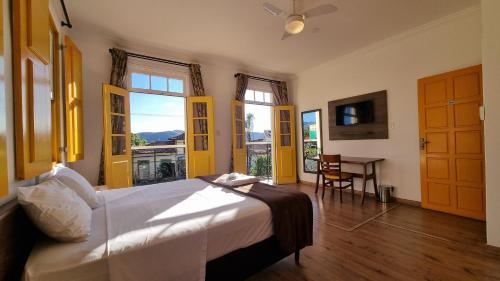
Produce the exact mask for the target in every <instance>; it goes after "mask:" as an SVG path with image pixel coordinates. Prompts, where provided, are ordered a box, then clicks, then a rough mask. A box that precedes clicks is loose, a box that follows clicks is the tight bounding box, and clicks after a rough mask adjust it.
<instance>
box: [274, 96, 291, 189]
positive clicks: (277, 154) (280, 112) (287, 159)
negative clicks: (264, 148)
mask: <svg viewBox="0 0 500 281" xmlns="http://www.w3.org/2000/svg"><path fill="white" fill-rule="evenodd" d="M273 119H274V131H273V135H274V140H273V144H274V165H273V178H274V180H275V182H276V183H277V184H287V183H296V182H297V168H296V167H297V153H296V151H297V149H296V146H295V109H294V106H293V105H280V106H274V107H273Z"/></svg>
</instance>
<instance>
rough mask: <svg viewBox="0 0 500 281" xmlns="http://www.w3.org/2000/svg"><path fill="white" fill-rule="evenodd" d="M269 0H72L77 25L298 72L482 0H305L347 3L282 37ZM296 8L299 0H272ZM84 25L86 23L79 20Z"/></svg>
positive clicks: (302, 1)
mask: <svg viewBox="0 0 500 281" xmlns="http://www.w3.org/2000/svg"><path fill="white" fill-rule="evenodd" d="M263 2H264V0H168V1H167V0H83V1H82V0H66V6H67V8H68V12H69V14H70V17H71V20H72V21H73V24H74V25H80V26H93V27H95V28H97V29H100V30H101V31H103V32H105V33H107V34H109V35H112V36H113V37H114V38H118V39H121V40H124V41H127V42H137V43H138V44H141V45H143V46H144V45H145V46H151V47H155V48H164V49H176V50H184V51H186V52H189V53H192V54H195V55H197V54H198V55H204V56H214V57H219V58H225V59H228V60H231V61H235V62H238V63H241V64H244V65H248V66H251V67H255V68H260V69H265V70H270V71H275V72H279V73H297V72H300V71H302V70H304V69H306V68H309V67H312V66H315V65H318V64H320V63H322V62H324V61H326V60H329V59H333V58H336V57H339V56H341V55H344V54H346V53H349V52H352V51H354V50H356V49H359V48H362V47H364V46H366V45H368V44H370V43H373V42H376V41H379V40H382V39H384V38H387V37H390V36H392V35H396V34H398V33H401V32H403V31H405V30H407V29H410V28H412V27H416V26H418V25H422V24H424V23H426V22H429V21H432V20H435V19H438V18H440V17H443V16H445V15H448V14H451V13H454V12H457V11H460V10H462V9H465V8H467V7H470V6H474V5H479V0H297V7H298V10H299V11H302V10H304V9H309V8H311V7H315V6H316V5H319V4H325V3H332V4H334V5H336V6H338V8H339V10H338V11H337V12H336V13H334V14H330V15H327V16H323V17H318V18H313V19H311V20H310V21H306V27H305V30H304V32H303V33H302V34H299V35H297V36H294V37H292V38H289V39H287V40H284V41H281V35H282V34H283V22H284V19H283V18H281V17H273V16H271V15H269V14H268V13H267V12H266V11H264V10H263V8H262V3H263ZM268 2H270V3H272V4H274V5H275V6H278V7H280V8H282V9H283V10H285V11H289V10H291V0H268ZM77 28H78V26H77Z"/></svg>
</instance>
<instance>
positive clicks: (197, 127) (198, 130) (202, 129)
mask: <svg viewBox="0 0 500 281" xmlns="http://www.w3.org/2000/svg"><path fill="white" fill-rule="evenodd" d="M193 122H194V123H193V125H194V133H195V134H208V123H207V119H194V120H193Z"/></svg>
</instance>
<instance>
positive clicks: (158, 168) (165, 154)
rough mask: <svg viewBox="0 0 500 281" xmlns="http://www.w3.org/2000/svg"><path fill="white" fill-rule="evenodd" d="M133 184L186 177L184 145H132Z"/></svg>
mask: <svg viewBox="0 0 500 281" xmlns="http://www.w3.org/2000/svg"><path fill="white" fill-rule="evenodd" d="M132 167H133V173H132V174H133V180H134V185H146V184H154V183H159V182H168V181H175V180H180V179H185V178H186V147H185V145H158V146H135V147H132Z"/></svg>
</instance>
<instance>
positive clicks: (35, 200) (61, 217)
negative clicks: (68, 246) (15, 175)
mask: <svg viewBox="0 0 500 281" xmlns="http://www.w3.org/2000/svg"><path fill="white" fill-rule="evenodd" d="M17 198H18V201H19V203H20V204H21V205H22V206H23V208H24V210H25V211H26V213H27V214H28V216H29V217H30V218H31V220H32V221H33V223H34V224H35V225H36V226H38V228H39V229H40V230H41V231H42V232H44V233H45V234H47V235H48V236H50V237H52V238H54V239H57V240H60V241H83V240H86V238H87V237H88V236H89V235H90V226H91V222H92V210H91V209H90V208H89V206H88V205H87V203H85V201H83V200H82V198H80V196H78V194H76V193H75V192H74V191H73V190H71V189H70V188H68V187H67V186H65V185H64V184H63V183H61V182H60V181H58V180H57V179H54V178H51V179H48V180H47V181H45V182H43V183H41V184H39V185H35V186H30V187H18V192H17Z"/></svg>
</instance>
